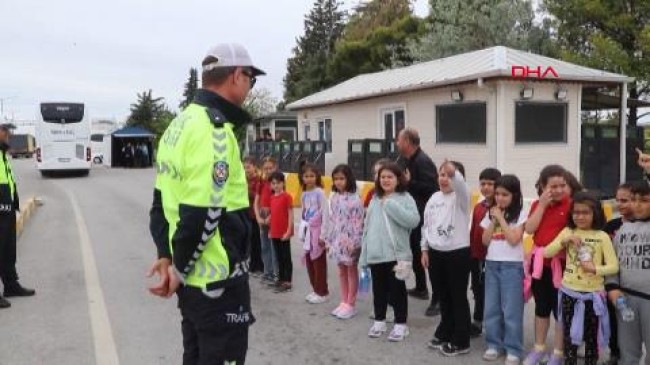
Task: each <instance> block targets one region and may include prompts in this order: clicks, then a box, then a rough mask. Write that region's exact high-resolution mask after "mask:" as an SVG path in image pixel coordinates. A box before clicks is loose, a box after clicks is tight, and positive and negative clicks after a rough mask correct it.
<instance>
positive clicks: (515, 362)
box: [504, 355, 521, 365]
mask: <svg viewBox="0 0 650 365" xmlns="http://www.w3.org/2000/svg"><path fill="white" fill-rule="evenodd" d="M504 364H505V365H520V364H521V359H520V358H519V356H515V355H508V356H507V357H506V362H505V363H504Z"/></svg>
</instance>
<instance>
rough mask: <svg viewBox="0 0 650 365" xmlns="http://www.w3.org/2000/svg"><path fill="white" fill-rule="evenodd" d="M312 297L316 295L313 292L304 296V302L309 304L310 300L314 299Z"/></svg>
mask: <svg viewBox="0 0 650 365" xmlns="http://www.w3.org/2000/svg"><path fill="white" fill-rule="evenodd" d="M314 295H316V293H314V292H311V293H309V294H307V295H306V296H305V300H306V301H308V302H311V300H312V299H313V298H314Z"/></svg>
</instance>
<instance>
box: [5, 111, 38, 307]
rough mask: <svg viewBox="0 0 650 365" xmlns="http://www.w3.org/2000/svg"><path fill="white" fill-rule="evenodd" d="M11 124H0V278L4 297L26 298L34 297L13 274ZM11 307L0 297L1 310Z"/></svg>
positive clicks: (15, 206) (16, 207) (14, 192)
mask: <svg viewBox="0 0 650 365" xmlns="http://www.w3.org/2000/svg"><path fill="white" fill-rule="evenodd" d="M13 128H14V126H13V125H12V124H0V278H1V279H2V284H3V285H4V296H5V297H28V296H32V295H34V294H36V291H35V290H34V289H27V288H25V287H23V286H22V285H20V283H19V282H18V273H17V272H16V212H18V211H19V210H20V203H19V201H18V190H17V189H16V178H15V177H14V173H13V171H12V170H11V164H10V163H9V159H8V158H7V150H8V149H9V135H10V134H11V129H13ZM9 307H11V303H9V301H8V300H7V299H5V298H4V297H3V296H2V295H0V308H9Z"/></svg>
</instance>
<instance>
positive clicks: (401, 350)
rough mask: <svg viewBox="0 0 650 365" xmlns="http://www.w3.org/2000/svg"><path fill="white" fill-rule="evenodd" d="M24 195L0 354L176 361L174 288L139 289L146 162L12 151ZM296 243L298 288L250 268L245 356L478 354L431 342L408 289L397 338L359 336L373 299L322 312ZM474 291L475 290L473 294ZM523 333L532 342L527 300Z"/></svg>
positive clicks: (352, 358) (21, 360)
mask: <svg viewBox="0 0 650 365" xmlns="http://www.w3.org/2000/svg"><path fill="white" fill-rule="evenodd" d="M13 164H14V170H15V171H16V174H17V180H18V183H19V192H20V194H21V196H22V197H23V199H26V198H27V197H28V196H30V195H32V194H34V195H37V196H38V197H40V198H41V199H42V201H43V206H41V207H39V208H38V209H37V210H36V212H35V214H34V215H33V217H32V218H31V219H30V221H29V222H28V223H27V225H26V227H25V232H24V233H23V235H22V236H21V237H20V238H19V242H18V246H19V247H18V270H19V274H20V277H21V282H22V283H23V285H25V286H29V287H34V288H36V290H37V295H36V296H35V297H32V298H15V299H14V298H12V300H11V302H12V307H11V308H10V309H6V310H0V365H6V364H11V365H14V364H15V365H22V364H25V365H33V364H48V365H50V364H52V365H54V364H115V363H120V364H134V365H136V364H138V365H139V364H180V363H181V358H182V344H181V335H180V316H179V313H178V310H177V309H176V299H175V298H172V299H169V300H163V299H159V298H156V297H153V296H151V295H149V294H148V292H147V291H146V286H147V284H148V283H149V282H150V281H149V280H148V279H146V278H145V277H144V273H145V271H146V270H147V268H148V267H149V265H150V264H151V262H152V260H153V258H154V256H155V248H154V244H153V243H152V241H151V239H150V237H149V232H148V221H149V218H148V211H149V206H150V203H151V197H152V185H153V180H154V171H153V170H152V169H144V170H135V169H133V170H125V169H109V168H105V167H102V166H98V167H95V168H93V170H92V172H91V174H90V176H88V177H59V178H47V179H43V178H41V176H40V175H39V174H38V171H37V170H36V168H35V166H34V163H33V162H32V161H29V160H17V161H14V162H13ZM292 246H293V254H294V257H293V262H294V290H293V291H292V292H290V293H285V294H274V293H272V292H271V291H270V290H268V289H266V288H264V287H263V286H262V285H260V283H259V281H258V280H257V279H251V289H252V292H253V312H254V314H255V316H256V318H257V322H256V323H255V324H254V325H253V327H251V334H250V344H249V353H248V361H247V363H249V364H398V363H399V364H425V363H427V364H480V363H482V362H483V361H482V360H481V355H482V352H483V349H484V340H483V338H482V337H481V338H478V339H475V340H472V352H471V354H469V355H465V356H460V357H457V358H446V357H443V356H441V355H440V354H439V353H438V352H437V351H432V350H429V349H427V347H426V342H427V341H428V340H429V339H430V338H431V336H432V334H433V331H434V329H435V326H436V325H437V323H438V320H439V319H438V318H433V319H432V318H427V317H425V316H424V311H425V308H426V305H427V302H425V301H421V300H415V299H409V326H410V328H411V335H410V337H408V338H407V339H406V341H405V342H403V343H389V342H388V341H387V340H386V339H385V338H383V339H379V340H372V339H369V338H368V337H367V331H368V328H369V326H370V325H371V320H370V319H369V317H368V316H369V314H370V313H371V302H370V300H369V298H362V299H360V300H359V302H358V311H359V313H358V315H357V316H356V317H355V318H353V319H351V320H348V321H342V320H338V319H335V318H333V317H332V316H331V315H330V314H329V313H330V311H331V310H332V309H333V308H334V307H335V306H336V305H337V303H338V301H337V299H338V275H337V272H336V268H335V266H334V265H333V264H332V263H331V262H330V265H329V283H330V291H331V295H330V297H331V300H330V302H329V303H326V304H322V305H310V304H308V303H306V302H305V300H304V297H305V295H306V294H307V293H308V292H309V290H308V286H309V285H308V279H307V273H306V269H305V268H304V266H302V265H301V263H300V262H301V261H300V258H299V248H300V247H299V245H298V244H295V243H294V244H292ZM469 296H470V297H471V295H469ZM525 327H526V329H525V334H526V336H525V342H526V346H527V347H529V346H530V345H531V343H532V305H528V306H527V308H526V326H525Z"/></svg>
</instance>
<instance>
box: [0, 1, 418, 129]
mask: <svg viewBox="0 0 650 365" xmlns="http://www.w3.org/2000/svg"><path fill="white" fill-rule="evenodd" d="M344 3H345V6H346V7H350V6H351V5H353V4H355V3H357V0H346V1H344ZM312 4H313V0H218V1H217V0H186V1H178V0H157V1H154V0H110V1H106V0H104V1H99V0H90V1H89V0H83V1H82V0H57V1H43V0H2V1H0V14H2V18H1V19H0V102H1V103H2V104H4V105H3V107H4V108H3V109H4V117H5V118H9V119H11V118H12V117H15V118H16V119H33V118H35V115H36V111H37V108H38V103H40V102H42V101H81V102H85V103H86V104H87V108H88V112H89V114H90V116H91V117H93V118H117V119H118V120H121V119H124V118H125V117H126V116H127V115H128V112H129V106H130V104H131V103H132V102H134V101H135V100H136V94H137V93H138V92H141V91H144V90H148V89H152V90H153V93H154V96H156V97H164V98H165V100H166V102H167V104H168V105H169V106H170V107H172V108H173V109H176V108H177V106H178V103H179V101H180V100H181V97H182V92H183V85H184V83H185V81H186V80H187V77H188V70H189V68H190V67H197V66H198V65H199V63H200V60H201V59H202V58H203V56H204V54H205V52H206V50H207V49H208V48H209V47H210V46H211V45H212V44H215V43H219V42H238V43H242V44H243V45H245V46H246V47H247V48H248V50H249V52H250V54H251V57H252V58H253V61H254V62H255V63H257V64H259V66H260V67H261V68H263V69H264V70H265V71H267V73H268V76H266V77H261V78H260V80H259V82H258V85H259V87H265V88H268V89H270V90H271V92H272V93H273V95H274V96H275V97H277V98H281V96H282V78H283V76H284V74H285V69H286V60H287V58H288V57H289V56H290V55H291V49H292V47H293V46H294V45H295V39H296V37H298V36H299V35H301V34H302V33H303V20H304V15H305V14H306V13H307V12H308V11H309V9H310V8H311V6H312ZM416 13H417V14H419V15H425V14H426V13H427V1H426V0H417V1H416ZM2 117H3V116H2V115H0V118H2Z"/></svg>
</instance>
